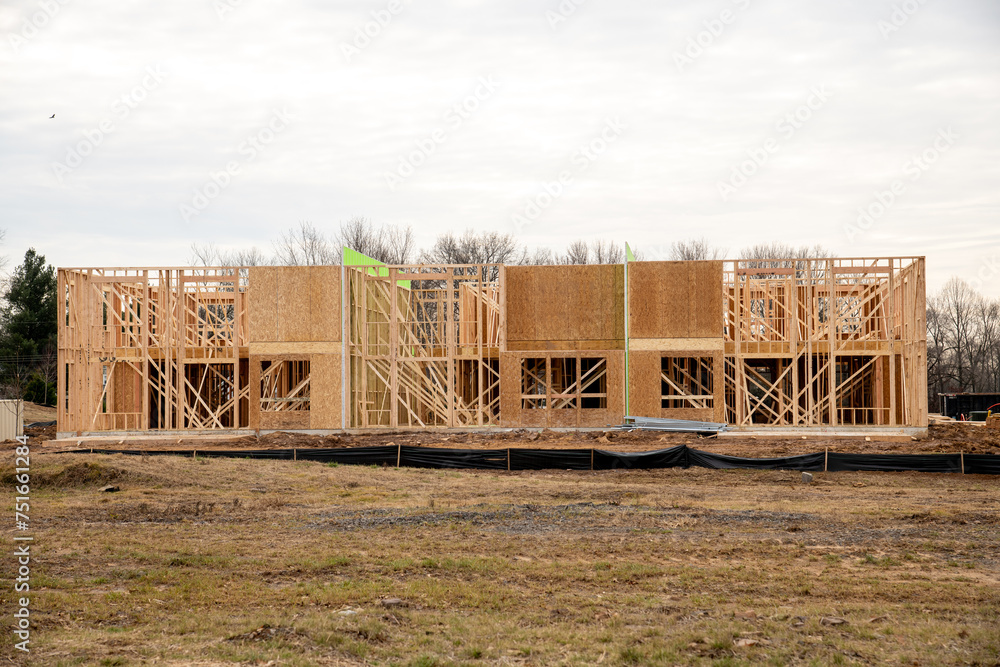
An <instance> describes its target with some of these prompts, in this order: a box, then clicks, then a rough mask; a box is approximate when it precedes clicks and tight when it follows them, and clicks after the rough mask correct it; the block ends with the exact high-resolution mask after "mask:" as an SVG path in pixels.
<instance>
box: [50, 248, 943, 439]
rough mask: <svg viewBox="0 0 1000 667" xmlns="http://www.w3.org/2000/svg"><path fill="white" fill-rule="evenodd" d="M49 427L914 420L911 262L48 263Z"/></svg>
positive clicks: (862, 423) (916, 390)
mask: <svg viewBox="0 0 1000 667" xmlns="http://www.w3.org/2000/svg"><path fill="white" fill-rule="evenodd" d="M59 291H60V294H61V295H62V299H61V302H62V305H63V308H62V311H61V314H60V317H59V368H60V373H59V385H58V392H59V402H58V403H59V404H58V411H59V414H58V431H59V433H60V434H61V435H63V436H68V435H73V434H76V435H84V434H91V433H109V432H135V431H161V432H192V431H194V432H199V431H214V432H217V431H233V432H239V431H256V430H265V431H266V430H275V429H281V430H310V431H330V430H340V429H365V428H428V427H457V428H480V427H497V426H500V427H553V428H555V427H601V426H607V425H614V424H619V423H621V422H622V420H623V417H624V416H625V415H626V414H631V415H640V416H651V417H677V418H684V419H697V420H706V421H718V422H723V421H724V422H726V423H728V424H731V425H733V426H736V427H743V428H774V427H837V428H859V427H860V428H865V429H879V428H902V427H916V428H923V427H926V425H927V406H926V398H925V397H926V335H925V328H926V327H925V283H924V259H923V258H921V257H915V258H866V259H826V258H822V259H805V260H803V259H793V260H784V259H775V260H766V261H761V260H734V261H705V262H629V263H627V264H624V265H622V264H618V265H591V266H503V265H495V264H493V265H490V264H487V265H460V266H451V265H449V266H444V265H434V266H428V265H403V266H371V265H368V266H360V265H349V266H313V267H243V268H223V267H220V268H191V267H173V268H127V269H126V268H122V269H97V268H83V269H60V270H59Z"/></svg>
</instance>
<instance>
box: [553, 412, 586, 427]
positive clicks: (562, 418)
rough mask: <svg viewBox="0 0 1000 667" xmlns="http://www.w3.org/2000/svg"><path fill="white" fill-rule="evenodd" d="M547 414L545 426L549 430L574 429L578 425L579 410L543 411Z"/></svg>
mask: <svg viewBox="0 0 1000 667" xmlns="http://www.w3.org/2000/svg"><path fill="white" fill-rule="evenodd" d="M545 412H548V413H549V416H548V420H547V423H546V424H545V425H546V426H548V427H550V428H576V427H577V426H579V425H580V410H571V409H568V408H560V409H558V410H545Z"/></svg>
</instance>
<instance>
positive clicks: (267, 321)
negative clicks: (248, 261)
mask: <svg viewBox="0 0 1000 667" xmlns="http://www.w3.org/2000/svg"><path fill="white" fill-rule="evenodd" d="M246 298H247V317H248V320H249V323H248V328H249V339H250V341H251V342H257V341H270V340H277V338H278V270H277V269H276V268H275V267H273V266H255V267H251V268H250V275H249V280H248V284H247V296H246Z"/></svg>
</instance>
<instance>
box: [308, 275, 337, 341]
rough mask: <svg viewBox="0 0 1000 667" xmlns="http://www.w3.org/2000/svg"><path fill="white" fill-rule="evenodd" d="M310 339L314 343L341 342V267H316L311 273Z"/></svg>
mask: <svg viewBox="0 0 1000 667" xmlns="http://www.w3.org/2000/svg"><path fill="white" fill-rule="evenodd" d="M309 310H310V312H311V321H310V323H309V325H310V337H309V339H310V340H312V341H336V342H339V341H340V340H341V327H340V267H339V266H314V267H311V268H310V272H309Z"/></svg>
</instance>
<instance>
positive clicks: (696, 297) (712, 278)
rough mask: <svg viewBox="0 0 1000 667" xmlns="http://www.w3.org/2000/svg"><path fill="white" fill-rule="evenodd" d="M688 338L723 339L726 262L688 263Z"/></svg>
mask: <svg viewBox="0 0 1000 667" xmlns="http://www.w3.org/2000/svg"><path fill="white" fill-rule="evenodd" d="M688 304H689V306H688V312H689V313H690V316H689V317H690V319H689V324H688V336H689V337H691V338H721V337H722V333H723V332H722V262H721V261H718V262H716V261H712V262H688Z"/></svg>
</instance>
